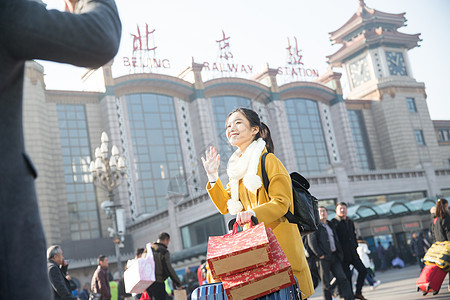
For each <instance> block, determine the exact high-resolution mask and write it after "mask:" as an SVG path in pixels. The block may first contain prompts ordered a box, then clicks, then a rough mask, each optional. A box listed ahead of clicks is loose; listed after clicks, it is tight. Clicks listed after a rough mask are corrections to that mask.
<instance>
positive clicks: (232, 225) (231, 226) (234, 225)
mask: <svg viewBox="0 0 450 300" xmlns="http://www.w3.org/2000/svg"><path fill="white" fill-rule="evenodd" d="M258 223H259V222H258V219H257V218H256V217H255V216H252V221H251V222H250V227H251V226H253V224H254V225H257V224H258ZM238 227H239V225H238V223H236V218H234V219H231V220H230V221H229V222H228V230H233V234H236V233H237V230H238ZM235 228H236V229H235Z"/></svg>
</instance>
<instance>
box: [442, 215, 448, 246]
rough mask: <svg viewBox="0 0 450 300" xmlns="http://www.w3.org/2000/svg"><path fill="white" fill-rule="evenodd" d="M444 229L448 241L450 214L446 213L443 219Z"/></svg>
mask: <svg viewBox="0 0 450 300" xmlns="http://www.w3.org/2000/svg"><path fill="white" fill-rule="evenodd" d="M442 230H443V232H444V234H445V238H447V241H450V215H449V214H446V215H445V217H444V219H443V220H442Z"/></svg>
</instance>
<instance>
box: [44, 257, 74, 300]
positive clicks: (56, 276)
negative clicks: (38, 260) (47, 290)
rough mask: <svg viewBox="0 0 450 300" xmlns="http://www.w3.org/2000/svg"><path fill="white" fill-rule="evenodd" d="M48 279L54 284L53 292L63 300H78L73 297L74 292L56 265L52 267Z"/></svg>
mask: <svg viewBox="0 0 450 300" xmlns="http://www.w3.org/2000/svg"><path fill="white" fill-rule="evenodd" d="M48 277H49V279H50V283H51V284H52V288H53V290H54V291H55V292H56V293H57V294H58V295H59V296H60V297H61V299H63V300H76V299H77V298H76V297H74V296H72V292H71V291H70V290H69V288H68V287H67V285H66V282H65V278H64V276H63V274H62V272H61V271H60V269H59V268H58V266H56V265H52V266H50V267H49V270H48Z"/></svg>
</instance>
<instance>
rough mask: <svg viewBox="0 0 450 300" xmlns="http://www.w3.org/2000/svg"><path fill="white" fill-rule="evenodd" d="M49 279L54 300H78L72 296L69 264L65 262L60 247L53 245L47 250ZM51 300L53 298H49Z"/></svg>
mask: <svg viewBox="0 0 450 300" xmlns="http://www.w3.org/2000/svg"><path fill="white" fill-rule="evenodd" d="M47 259H48V261H47V268H48V278H49V280H50V283H51V285H52V289H53V297H54V298H53V299H54V300H76V299H79V298H77V297H76V296H73V295H72V290H71V289H70V283H69V280H67V278H66V275H67V268H68V266H69V265H68V263H67V262H66V261H65V260H64V255H63V251H62V249H61V247H60V246H59V245H53V246H51V247H49V248H48V249H47ZM49 299H51V298H49Z"/></svg>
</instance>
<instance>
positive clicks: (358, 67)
mask: <svg viewBox="0 0 450 300" xmlns="http://www.w3.org/2000/svg"><path fill="white" fill-rule="evenodd" d="M350 77H351V78H352V83H353V87H357V86H360V85H361V84H362V83H364V82H366V81H369V80H370V70H369V64H368V63H367V58H366V57H363V58H361V59H359V60H357V61H355V62H353V63H351V64H350Z"/></svg>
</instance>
